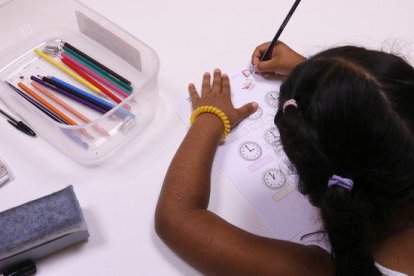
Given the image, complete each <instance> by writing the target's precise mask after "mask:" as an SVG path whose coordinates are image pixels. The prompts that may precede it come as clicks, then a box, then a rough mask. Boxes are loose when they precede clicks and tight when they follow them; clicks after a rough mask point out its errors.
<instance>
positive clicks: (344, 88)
mask: <svg viewBox="0 0 414 276" xmlns="http://www.w3.org/2000/svg"><path fill="white" fill-rule="evenodd" d="M289 99H295V100H296V102H297V105H298V107H297V108H296V107H295V106H292V105H290V106H288V107H287V108H286V109H285V111H284V112H283V111H282V105H283V103H285V102H286V101H287V100H289ZM275 123H276V125H277V126H278V128H279V131H280V136H281V140H282V144H283V147H284V149H285V151H286V154H287V156H288V157H289V159H290V160H291V161H292V163H293V164H294V165H295V167H296V169H297V171H298V174H299V179H300V184H299V189H300V191H301V192H302V193H304V194H305V195H309V197H310V199H311V201H312V203H313V204H314V205H315V206H317V207H319V208H320V210H321V216H322V220H323V223H324V227H325V230H326V231H327V233H328V236H329V240H330V242H331V245H332V256H333V261H334V263H335V266H336V275H347V276H348V275H364V276H366V275H381V274H380V272H379V271H378V270H377V268H376V266H375V264H374V259H373V256H372V252H373V248H374V244H375V243H376V242H377V241H378V240H379V239H380V238H381V237H383V235H384V234H385V231H386V229H387V225H388V224H390V218H392V217H394V218H395V217H396V216H398V215H400V214H401V213H402V211H403V210H404V209H405V208H407V207H408V206H412V204H413V202H414V139H413V137H414V136H413V133H414V69H413V67H411V66H410V65H409V64H408V63H407V62H405V61H404V60H403V59H401V58H400V57H398V56H395V55H392V54H387V53H384V52H380V51H373V50H367V49H364V48H359V47H353V46H345V47H339V48H334V49H330V50H327V51H325V52H322V53H320V54H318V55H316V56H314V57H313V58H312V59H310V60H308V61H306V62H305V63H303V64H301V65H299V66H298V67H296V68H295V69H294V70H293V72H292V73H291V74H290V75H289V76H288V78H287V79H286V80H285V82H284V83H283V85H282V87H281V91H280V99H279V111H278V113H277V114H276V117H275ZM334 174H335V175H339V176H341V177H345V178H349V179H352V180H353V182H354V186H353V188H352V190H347V189H345V188H342V187H339V186H332V187H329V188H328V186H327V183H328V180H329V179H330V178H331V177H332V175H334Z"/></svg>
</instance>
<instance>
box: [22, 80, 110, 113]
mask: <svg viewBox="0 0 414 276" xmlns="http://www.w3.org/2000/svg"><path fill="white" fill-rule="evenodd" d="M30 79H31V80H33V81H35V82H37V83H39V84H41V85H43V86H44V87H47V88H49V89H51V90H53V91H56V92H58V93H59V94H62V95H64V96H66V97H68V98H70V99H72V100H74V101H77V102H79V103H81V104H83V105H85V106H87V107H90V108H92V109H94V110H96V111H98V112H99V113H102V114H105V113H106V112H107V110H106V109H104V108H102V107H100V106H97V105H95V104H93V103H91V102H88V101H87V100H85V99H83V98H80V97H78V96H76V95H73V94H72V93H70V92H68V91H66V90H63V89H61V88H59V87H56V86H53V85H51V84H49V83H47V82H44V81H43V80H41V79H39V78H36V77H35V76H31V77H30Z"/></svg>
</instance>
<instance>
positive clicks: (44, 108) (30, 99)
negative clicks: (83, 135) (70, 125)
mask: <svg viewBox="0 0 414 276" xmlns="http://www.w3.org/2000/svg"><path fill="white" fill-rule="evenodd" d="M6 84H7V85H8V86H9V87H10V88H11V89H13V90H14V91H15V92H17V94H19V95H20V96H22V97H23V98H24V99H26V101H28V102H30V103H31V104H32V105H34V106H35V107H36V108H37V109H39V110H40V111H42V112H43V113H44V114H46V115H47V116H48V117H49V118H51V119H53V120H54V121H56V122H58V123H61V124H64V125H67V123H66V122H65V121H63V120H62V119H61V118H60V117H58V116H57V115H55V114H54V113H52V112H51V111H50V110H48V109H47V108H46V107H44V106H43V105H41V104H40V103H38V102H36V101H35V100H34V99H32V98H30V97H29V96H28V95H26V94H25V93H24V92H23V91H21V90H20V89H19V88H17V87H15V86H14V85H13V84H11V83H9V82H7V81H6Z"/></svg>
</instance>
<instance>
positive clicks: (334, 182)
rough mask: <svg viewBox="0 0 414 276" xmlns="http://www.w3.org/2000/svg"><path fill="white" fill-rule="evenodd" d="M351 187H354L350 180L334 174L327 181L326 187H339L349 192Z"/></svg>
mask: <svg viewBox="0 0 414 276" xmlns="http://www.w3.org/2000/svg"><path fill="white" fill-rule="evenodd" d="M353 185H354V181H352V179H349V178H343V177H340V176H337V175H335V174H334V175H333V176H332V177H331V179H329V181H328V187H331V186H341V187H342V188H345V189H347V190H349V191H350V190H352V186H353Z"/></svg>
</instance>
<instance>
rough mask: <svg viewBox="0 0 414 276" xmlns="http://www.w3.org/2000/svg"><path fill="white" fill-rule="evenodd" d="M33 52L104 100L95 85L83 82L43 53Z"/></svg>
mask: <svg viewBox="0 0 414 276" xmlns="http://www.w3.org/2000/svg"><path fill="white" fill-rule="evenodd" d="M34 52H35V53H36V54H37V55H38V56H39V57H41V58H43V59H44V60H46V61H47V62H49V63H50V64H52V65H54V66H56V68H58V69H59V70H61V71H62V72H63V73H65V74H67V75H69V76H70V77H72V78H73V79H74V80H76V81H78V82H80V83H81V84H83V85H84V86H86V87H87V88H89V89H90V90H92V91H93V92H95V93H96V94H99V95H100V96H102V97H104V98H106V95H105V94H103V92H102V91H101V90H100V89H99V88H97V87H96V86H95V85H93V84H91V83H90V82H88V81H87V80H85V79H84V78H82V77H81V76H79V75H78V74H77V73H75V72H73V71H72V70H70V69H68V68H66V67H65V66H64V65H63V64H62V63H59V62H57V61H56V60H54V59H53V58H51V57H50V56H48V55H46V54H45V53H43V52H42V51H40V50H39V49H34Z"/></svg>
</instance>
